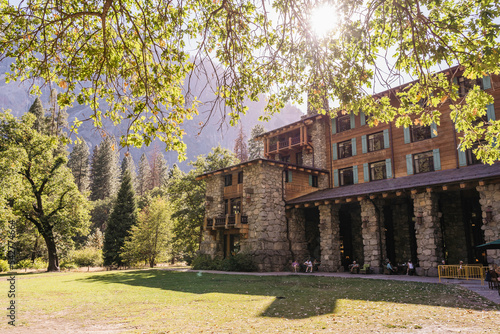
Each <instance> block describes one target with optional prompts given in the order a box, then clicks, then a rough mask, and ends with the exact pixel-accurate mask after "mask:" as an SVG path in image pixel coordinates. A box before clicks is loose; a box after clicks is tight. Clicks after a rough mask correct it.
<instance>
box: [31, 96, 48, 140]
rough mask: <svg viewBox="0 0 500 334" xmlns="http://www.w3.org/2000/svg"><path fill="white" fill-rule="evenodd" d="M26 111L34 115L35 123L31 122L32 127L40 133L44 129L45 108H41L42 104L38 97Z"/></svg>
mask: <svg viewBox="0 0 500 334" xmlns="http://www.w3.org/2000/svg"><path fill="white" fill-rule="evenodd" d="M28 112H29V113H32V114H33V115H35V123H34V124H33V127H34V128H35V130H36V131H38V132H39V133H42V132H43V131H44V130H45V122H46V121H45V110H44V109H43V104H42V101H41V100H40V98H39V97H37V98H36V99H35V101H34V102H33V104H32V105H31V107H30V109H29V110H28Z"/></svg>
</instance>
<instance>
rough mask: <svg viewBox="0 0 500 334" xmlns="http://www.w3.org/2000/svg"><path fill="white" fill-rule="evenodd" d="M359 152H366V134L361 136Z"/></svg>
mask: <svg viewBox="0 0 500 334" xmlns="http://www.w3.org/2000/svg"><path fill="white" fill-rule="evenodd" d="M361 152H363V153H366V152H368V147H367V145H366V136H364V135H363V136H361Z"/></svg>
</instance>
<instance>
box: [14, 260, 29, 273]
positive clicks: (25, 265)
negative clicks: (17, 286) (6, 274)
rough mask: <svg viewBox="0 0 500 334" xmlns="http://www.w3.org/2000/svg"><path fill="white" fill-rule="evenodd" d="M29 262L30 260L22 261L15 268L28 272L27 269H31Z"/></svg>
mask: <svg viewBox="0 0 500 334" xmlns="http://www.w3.org/2000/svg"><path fill="white" fill-rule="evenodd" d="M31 265H32V263H31V260H30V259H24V260H21V261H19V262H18V263H17V264H16V268H17V269H24V271H26V270H28V269H29V268H31Z"/></svg>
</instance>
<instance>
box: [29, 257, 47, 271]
mask: <svg viewBox="0 0 500 334" xmlns="http://www.w3.org/2000/svg"><path fill="white" fill-rule="evenodd" d="M48 267H49V264H48V263H47V262H45V261H44V259H42V258H41V257H37V258H36V259H35V262H33V263H32V264H31V266H30V268H32V269H47V268H48Z"/></svg>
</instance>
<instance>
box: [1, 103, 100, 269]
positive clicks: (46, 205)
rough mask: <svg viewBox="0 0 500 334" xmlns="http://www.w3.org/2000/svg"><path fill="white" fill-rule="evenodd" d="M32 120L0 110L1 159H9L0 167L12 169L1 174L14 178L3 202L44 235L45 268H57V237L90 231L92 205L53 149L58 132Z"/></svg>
mask: <svg viewBox="0 0 500 334" xmlns="http://www.w3.org/2000/svg"><path fill="white" fill-rule="evenodd" d="M34 124H35V117H34V116H33V115H32V114H31V113H28V114H26V115H25V116H23V118H22V120H21V121H19V120H17V119H16V118H15V117H13V116H12V115H11V114H10V113H8V112H2V113H0V161H1V162H2V164H7V165H5V166H2V168H0V171H5V169H10V171H11V172H10V173H9V174H8V175H1V177H0V178H2V179H3V178H5V177H8V178H9V180H10V182H11V183H12V184H16V191H15V194H12V193H11V195H13V196H12V197H10V198H7V203H8V204H9V205H10V206H11V207H12V208H13V212H14V214H15V215H16V216H17V217H18V219H20V220H24V221H26V222H29V223H31V224H33V225H34V226H35V227H36V229H37V230H38V232H39V233H40V235H41V236H42V237H43V239H44V240H45V244H46V246H47V251H48V260H49V262H48V271H59V257H58V243H59V242H60V240H61V239H66V240H67V239H69V240H70V239H71V238H72V237H74V236H76V235H77V234H86V233H87V232H88V225H89V215H88V212H89V207H90V205H89V203H88V202H87V200H86V199H85V197H84V196H83V195H82V194H81V193H80V192H79V191H78V188H77V187H76V185H75V183H74V181H73V176H72V175H71V171H70V170H69V169H68V168H67V167H66V159H65V157H63V156H60V155H55V154H54V153H55V152H56V150H57V148H58V144H59V141H58V138H57V137H52V136H47V135H44V134H42V133H39V132H38V131H37V130H36V128H35V126H34Z"/></svg>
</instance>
